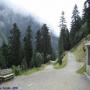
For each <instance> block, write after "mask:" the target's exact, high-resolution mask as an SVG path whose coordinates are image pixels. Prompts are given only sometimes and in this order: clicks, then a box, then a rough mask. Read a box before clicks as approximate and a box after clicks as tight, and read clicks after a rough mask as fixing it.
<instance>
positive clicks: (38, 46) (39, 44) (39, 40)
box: [36, 30, 42, 53]
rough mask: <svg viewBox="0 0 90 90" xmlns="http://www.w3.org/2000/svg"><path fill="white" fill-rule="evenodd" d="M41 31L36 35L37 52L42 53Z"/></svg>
mask: <svg viewBox="0 0 90 90" xmlns="http://www.w3.org/2000/svg"><path fill="white" fill-rule="evenodd" d="M41 47H42V46H41V31H40V30H38V31H37V33H36V52H39V53H41V52H42V50H41Z"/></svg>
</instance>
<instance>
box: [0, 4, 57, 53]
mask: <svg viewBox="0 0 90 90" xmlns="http://www.w3.org/2000/svg"><path fill="white" fill-rule="evenodd" d="M13 23H17V25H18V27H19V29H20V32H21V40H22V39H23V37H24V35H25V31H26V29H27V27H28V25H31V28H32V34H33V35H32V36H33V39H34V38H35V34H36V32H37V30H39V29H40V28H41V26H42V24H43V23H42V22H40V21H39V19H37V17H35V16H34V15H32V14H28V15H25V14H20V13H17V12H15V11H14V10H13V9H12V8H10V7H8V6H7V5H4V4H0V45H2V43H3V42H5V43H7V42H8V37H9V32H10V30H11V28H12V25H13ZM50 32H52V31H50ZM51 38H52V47H53V48H54V51H56V49H57V45H58V38H57V37H56V36H55V35H54V33H52V37H51ZM34 42H35V40H34ZM34 42H33V43H34Z"/></svg>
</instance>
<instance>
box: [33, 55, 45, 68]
mask: <svg viewBox="0 0 90 90" xmlns="http://www.w3.org/2000/svg"><path fill="white" fill-rule="evenodd" d="M43 62H44V61H43V56H42V54H41V53H36V55H35V59H34V64H35V66H36V67H40V66H41V64H43Z"/></svg>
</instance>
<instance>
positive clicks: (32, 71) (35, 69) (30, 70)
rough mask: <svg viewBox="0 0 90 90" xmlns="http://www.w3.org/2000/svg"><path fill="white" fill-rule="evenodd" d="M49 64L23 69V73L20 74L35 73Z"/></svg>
mask: <svg viewBox="0 0 90 90" xmlns="http://www.w3.org/2000/svg"><path fill="white" fill-rule="evenodd" d="M46 66H47V65H45V64H44V65H42V66H41V67H34V68H32V69H29V70H26V71H22V72H21V73H20V75H31V74H33V73H35V72H38V71H41V70H43V69H44V68H45V67H46Z"/></svg>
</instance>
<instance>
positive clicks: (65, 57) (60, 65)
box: [54, 54, 67, 69]
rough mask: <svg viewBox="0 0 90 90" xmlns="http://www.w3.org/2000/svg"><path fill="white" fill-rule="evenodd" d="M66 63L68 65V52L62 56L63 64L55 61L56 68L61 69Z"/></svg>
mask: <svg viewBox="0 0 90 90" xmlns="http://www.w3.org/2000/svg"><path fill="white" fill-rule="evenodd" d="M58 61H59V60H58ZM66 65H67V54H66V55H65V56H64V57H63V58H62V64H59V63H55V64H54V68H55V69H61V68H64V67H65V66H66Z"/></svg>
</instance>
